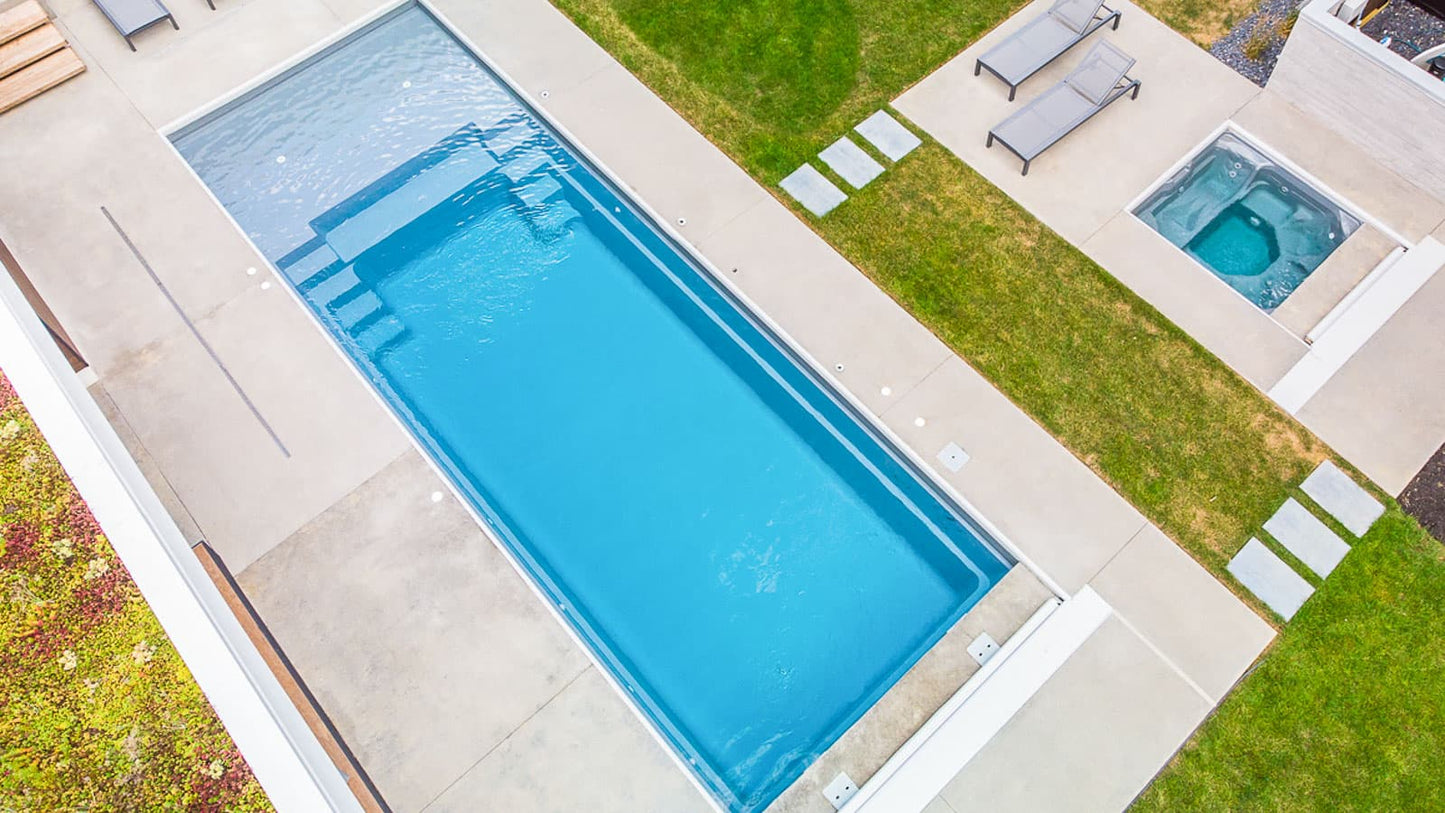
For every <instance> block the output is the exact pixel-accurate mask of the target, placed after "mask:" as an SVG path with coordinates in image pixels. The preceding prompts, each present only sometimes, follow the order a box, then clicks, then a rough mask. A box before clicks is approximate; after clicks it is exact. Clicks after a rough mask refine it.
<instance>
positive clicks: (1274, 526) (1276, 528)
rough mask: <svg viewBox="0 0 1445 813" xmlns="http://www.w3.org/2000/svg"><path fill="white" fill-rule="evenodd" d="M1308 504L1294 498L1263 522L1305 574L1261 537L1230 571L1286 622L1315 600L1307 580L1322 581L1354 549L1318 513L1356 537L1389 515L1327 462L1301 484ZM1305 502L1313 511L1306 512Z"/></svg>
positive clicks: (1269, 535)
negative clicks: (1298, 563)
mask: <svg viewBox="0 0 1445 813" xmlns="http://www.w3.org/2000/svg"><path fill="white" fill-rule="evenodd" d="M1300 491H1301V492H1302V493H1303V496H1304V497H1305V498H1306V500H1305V501H1303V502H1302V501H1301V500H1297V499H1295V498H1294V497H1290V498H1289V499H1287V500H1285V503H1284V505H1282V506H1280V508H1279V510H1278V511H1276V512H1275V513H1274V516H1272V517H1270V518H1269V519H1268V520H1266V521H1265V523H1264V528H1263V530H1264V533H1265V534H1266V535H1267V536H1266V538H1272V539H1273V540H1274V541H1275V542H1276V543H1278V548H1277V549H1283V550H1284V551H1286V552H1288V553H1289V555H1290V556H1291V557H1292V558H1293V559H1295V560H1297V561H1298V562H1300V563H1301V564H1302V565H1303V566H1304V567H1303V569H1304V571H1305V574H1301V572H1300V570H1299V569H1296V567H1295V566H1293V565H1291V564H1290V563H1289V562H1286V561H1285V559H1284V558H1283V557H1281V556H1279V555H1278V554H1277V553H1275V549H1271V546H1270V545H1268V544H1266V543H1265V542H1262V541H1260V538H1259V536H1254V537H1251V538H1250V540H1249V542H1247V543H1245V546H1244V547H1243V548H1242V549H1241V550H1240V551H1239V553H1237V554H1235V557H1234V558H1233V559H1232V560H1230V562H1229V572H1230V573H1231V574H1232V575H1233V576H1234V577H1235V578H1236V579H1238V580H1239V583H1240V584H1243V585H1244V586H1245V587H1247V588H1249V591H1250V592H1252V593H1254V594H1255V595H1256V596H1258V597H1259V600H1260V601H1263V602H1264V603H1265V604H1266V605H1268V606H1269V608H1270V609H1271V610H1274V611H1275V612H1277V613H1279V614H1280V616H1281V617H1283V618H1284V619H1285V620H1286V621H1288V620H1290V619H1291V618H1293V617H1294V615H1295V613H1296V612H1298V611H1299V609H1300V607H1302V606H1304V603H1305V602H1306V601H1308V600H1309V598H1310V596H1312V595H1314V592H1315V586H1314V585H1313V584H1311V583H1310V582H1309V581H1308V580H1307V579H1306V578H1305V575H1311V576H1313V577H1314V578H1317V579H1318V580H1319V581H1320V582H1323V581H1324V580H1325V579H1326V578H1328V577H1329V575H1330V574H1331V573H1333V572H1334V570H1335V568H1336V567H1337V566H1338V565H1339V564H1340V562H1342V561H1343V560H1344V558H1345V556H1346V555H1347V554H1349V552H1350V546H1349V545H1348V544H1347V543H1346V542H1345V541H1344V540H1343V539H1341V538H1340V535H1339V534H1337V533H1336V532H1335V531H1334V530H1332V529H1331V528H1330V526H1329V525H1328V524H1326V523H1325V522H1324V521H1323V520H1322V519H1321V518H1320V516H1317V514H1321V513H1322V514H1323V515H1324V516H1327V517H1329V518H1330V519H1332V520H1334V521H1335V522H1336V523H1338V524H1339V525H1341V526H1343V527H1344V529H1345V530H1346V531H1348V532H1349V533H1350V534H1353V535H1354V536H1356V537H1362V536H1364V535H1365V534H1366V533H1368V532H1369V530H1370V528H1371V527H1373V526H1374V524H1375V520H1377V519H1379V518H1380V516H1381V515H1383V514H1384V513H1385V506H1384V505H1382V504H1381V503H1380V501H1379V500H1377V499H1375V498H1374V497H1373V496H1371V495H1370V492H1368V491H1366V490H1365V489H1364V488H1362V487H1361V486H1360V485H1359V484H1358V483H1356V482H1355V481H1354V480H1352V479H1351V478H1350V476H1349V475H1348V474H1345V473H1344V472H1343V471H1341V470H1340V467H1339V466H1336V465H1335V464H1334V463H1333V462H1331V461H1329V460H1326V461H1324V462H1323V463H1321V464H1320V465H1319V467H1318V468H1316V469H1315V470H1314V472H1313V473H1312V474H1310V476H1309V477H1307V478H1305V481H1304V482H1303V483H1301V484H1300ZM1306 502H1308V503H1310V504H1312V505H1314V506H1315V510H1311V509H1310V508H1308V507H1306V504H1305V503H1306Z"/></svg>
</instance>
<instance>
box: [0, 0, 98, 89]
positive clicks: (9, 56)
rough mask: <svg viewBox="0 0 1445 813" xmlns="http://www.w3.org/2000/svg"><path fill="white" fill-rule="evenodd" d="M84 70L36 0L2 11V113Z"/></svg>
mask: <svg viewBox="0 0 1445 813" xmlns="http://www.w3.org/2000/svg"><path fill="white" fill-rule="evenodd" d="M84 72H85V63H84V62H82V61H81V59H80V57H78V56H76V54H75V51H73V50H71V49H70V45H69V43H67V42H66V41H65V36H64V35H63V34H61V33H60V29H58V28H56V27H55V24H54V23H52V22H50V18H49V16H47V15H46V13H45V9H43V8H41V7H40V4H39V3H37V2H35V0H28V2H25V3H21V4H20V5H18V6H15V7H14V8H12V9H10V10H8V11H5V12H3V13H0V113H4V112H5V111H6V110H9V109H10V108H12V107H15V106H16V105H18V104H21V103H22V102H26V101H29V100H30V99H33V98H35V97H36V96H39V95H40V94H42V93H44V92H45V91H47V90H50V89H51V88H53V87H55V86H56V85H59V84H60V83H62V82H64V81H66V80H68V79H70V78H72V77H75V76H78V75H80V74H82V73H84Z"/></svg>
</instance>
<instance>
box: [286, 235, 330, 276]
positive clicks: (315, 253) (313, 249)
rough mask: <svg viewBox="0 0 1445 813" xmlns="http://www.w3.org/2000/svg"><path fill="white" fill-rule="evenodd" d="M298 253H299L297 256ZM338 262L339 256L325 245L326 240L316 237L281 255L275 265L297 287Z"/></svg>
mask: <svg viewBox="0 0 1445 813" xmlns="http://www.w3.org/2000/svg"><path fill="white" fill-rule="evenodd" d="M308 249H309V251H308ZM302 252H306V253H304V254H303V253H302ZM298 254H300V256H299V257H298V256H297V255H298ZM338 262H341V258H340V257H337V256H336V252H334V251H332V250H331V246H328V245H326V241H325V240H323V239H322V238H320V237H316V238H313V239H312V240H311V242H309V243H307V244H306V245H304V246H302V247H301V248H299V249H297V250H296V251H293V252H291V253H290V254H288V255H287V256H285V257H282V258H281V260H280V261H279V262H278V263H277V264H276V265H277V266H278V267H279V268H280V269H281V273H283V274H285V275H286V279H289V280H291V284H292V285H295V286H297V287H298V288H299V287H301V286H303V285H305V284H306V283H307V282H310V281H311V279H312V278H314V277H315V276H316V275H317V274H320V273H321V272H322V271H325V270H326V269H328V268H330V267H331V266H333V265H335V264H336V263H338Z"/></svg>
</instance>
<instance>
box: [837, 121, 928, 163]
mask: <svg viewBox="0 0 1445 813" xmlns="http://www.w3.org/2000/svg"><path fill="white" fill-rule="evenodd" d="M853 129H854V130H856V131H857V132H858V135H860V136H863V137H864V138H865V139H867V140H868V143H869V144H872V145H873V146H875V147H877V148H878V151H879V152H881V153H883V154H884V155H886V156H888V160H890V161H897V160H899V159H900V158H902V157H903V156H905V155H907V154H908V153H910V152H913V150H914V149H915V148H916V147H917V146H918V145H919V144H922V143H923V140H922V139H920V138H919V137H918V136H916V135H914V134H913V133H911V132H909V130H908V128H907V127H904V126H903V125H902V124H899V123H898V120H897V119H895V118H893V117H892V116H890V115H888V112H887V111H885V110H879V111H878V112H877V113H874V114H873V115H871V116H869V117H868V118H866V119H864V120H863V123H862V124H860V125H858V126H857V127H854V128H853Z"/></svg>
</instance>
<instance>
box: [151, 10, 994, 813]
mask: <svg viewBox="0 0 1445 813" xmlns="http://www.w3.org/2000/svg"><path fill="white" fill-rule="evenodd" d="M172 139H173V142H174V144H175V145H176V147H177V149H179V151H180V152H181V153H182V155H184V156H185V158H186V160H187V161H189V162H190V164H191V165H192V166H193V167H194V168H195V170H196V171H197V173H198V174H199V175H200V176H201V178H202V179H204V180H205V182H206V183H207V185H208V186H209V187H210V188H211V189H212V190H213V191H214V193H215V194H216V196H217V197H218V198H219V200H220V201H221V202H222V204H223V205H225V207H226V208H227V209H228V211H230V212H231V214H232V215H233V216H234V217H235V219H236V220H237V222H238V223H239V224H240V225H241V227H242V228H243V229H244V230H245V231H246V233H247V234H248V235H249V236H250V237H251V239H252V240H254V241H255V243H256V245H257V246H258V247H259V248H260V249H261V251H262V252H264V253H265V255H266V256H267V257H268V258H269V259H270V260H271V261H272V262H273V263H274V264H275V265H276V266H277V268H278V269H279V270H280V271H281V273H282V274H283V275H284V276H285V277H287V278H288V280H289V281H290V282H291V284H293V285H295V286H296V288H297V289H298V290H299V291H300V293H301V294H302V296H303V297H304V298H305V300H306V301H307V302H308V304H309V305H310V306H311V307H312V308H313V309H314V311H315V313H316V314H317V315H318V316H319V318H320V319H321V320H322V321H323V322H324V324H326V326H327V327H328V328H329V329H330V330H331V331H332V333H333V334H334V335H335V337H336V338H337V339H338V341H339V342H340V344H341V345H342V347H343V348H345V349H346V351H347V352H348V353H349V354H350V355H351V357H352V358H353V359H354V360H355V362H356V364H357V365H358V367H359V368H360V370H361V371H362V372H363V373H364V374H365V375H366V376H367V377H369V378H370V380H371V381H372V382H373V384H374V385H375V386H376V388H377V390H378V391H379V392H380V393H382V395H383V396H384V397H385V398H386V400H387V401H388V402H389V403H390V405H391V406H392V407H393V408H394V409H395V411H396V412H397V413H398V414H399V415H400V416H401V418H402V419H403V420H404V422H405V423H406V424H407V425H408V426H409V427H410V428H411V429H412V431H413V432H414V433H415V435H416V437H417V438H418V439H419V440H420V441H421V442H422V443H423V444H424V445H425V446H426V447H427V448H428V449H429V451H430V452H431V453H432V454H433V455H434V457H435V458H436V459H437V460H438V461H439V462H440V464H441V465H442V466H443V468H444V469H445V470H446V471H448V472H449V474H450V475H451V477H452V478H453V479H454V481H455V483H456V484H457V485H458V486H459V488H460V489H461V490H462V491H463V493H465V494H466V495H467V496H468V497H469V499H470V500H471V502H472V503H473V505H474V507H475V508H476V509H477V510H478V512H479V513H480V514H481V515H482V516H483V517H484V518H485V519H486V521H487V522H488V523H489V524H490V525H491V527H492V528H493V529H494V530H495V532H496V533H497V534H498V536H499V537H500V538H501V539H502V541H503V542H504V543H505V544H506V545H507V546H508V547H509V548H510V549H511V550H512V551H513V553H514V554H515V555H516V556H517V557H519V559H520V560H521V561H522V562H523V564H524V565H525V566H526V568H527V570H528V571H529V572H530V574H531V575H532V576H533V578H534V579H535V580H536V581H537V582H538V584H539V585H540V586H541V587H542V588H543V589H544V591H545V592H546V593H547V595H548V596H549V597H550V598H551V599H552V600H553V601H554V602H555V603H556V604H557V605H558V606H559V607H560V608H562V610H563V613H564V614H565V616H566V617H567V618H568V620H569V621H570V622H571V623H572V624H573V625H574V626H575V628H576V629H577V630H578V631H579V633H580V634H581V636H582V637H583V639H584V640H585V641H586V642H587V643H588V645H589V646H590V647H592V649H593V650H594V652H595V653H596V654H597V655H598V656H599V658H601V659H602V660H603V661H604V662H605V663H606V664H607V665H608V666H609V667H610V669H611V670H612V672H613V673H614V675H616V677H617V678H618V679H619V681H620V682H621V683H622V684H623V685H624V686H625V687H626V688H627V689H628V691H629V692H630V693H631V694H632V696H633V698H634V699H635V701H636V703H637V704H638V705H639V706H640V707H641V708H642V710H643V711H644V713H645V714H646V715H647V716H648V717H649V718H650V719H651V720H652V722H653V723H654V725H655V727H656V729H657V730H658V731H659V732H660V733H661V734H662V736H663V737H664V738H666V740H667V741H668V742H670V743H671V745H672V746H673V747H674V748H675V749H676V750H677V752H678V753H679V754H680V755H681V756H682V758H683V759H684V760H685V761H686V762H688V763H689V764H690V765H692V766H693V768H694V770H695V771H696V774H697V775H698V777H699V778H700V779H701V780H702V781H703V782H704V783H705V785H706V786H707V787H709V788H710V789H711V790H712V792H713V793H715V794H716V796H717V797H718V798H719V799H720V800H721V801H722V802H723V803H724V804H725V806H727V807H728V808H729V809H732V810H737V811H751V810H759V809H761V808H763V807H765V806H766V805H767V804H768V803H769V802H770V801H771V800H772V799H773V798H775V797H776V796H777V795H778V793H780V792H781V791H782V790H783V789H784V788H786V787H787V785H788V784H790V783H791V782H792V781H793V780H794V779H796V778H797V777H798V775H799V774H801V773H802V771H803V769H804V768H806V767H807V765H808V764H809V763H810V762H811V761H812V760H813V759H814V758H815V757H816V756H817V755H818V754H819V753H821V752H822V751H823V750H824V749H826V748H827V747H828V745H829V744H831V743H832V742H833V741H834V740H835V739H836V738H837V737H838V736H839V735H840V734H841V733H842V732H843V731H844V730H845V729H846V728H847V727H848V726H849V725H850V724H851V723H853V722H854V721H856V720H857V719H858V717H859V716H860V715H861V714H862V713H863V711H865V710H866V709H867V708H868V707H869V706H870V705H872V704H873V702H875V701H876V700H877V698H878V697H879V696H880V695H881V694H882V693H883V692H884V691H885V690H886V689H887V688H888V687H889V686H890V685H891V684H892V683H893V682H895V681H896V680H897V679H898V678H899V677H900V676H901V675H902V673H903V672H904V671H906V670H907V669H908V667H909V666H911V665H912V664H913V663H914V662H915V661H916V660H917V659H918V658H919V657H920V656H921V655H922V654H923V653H924V652H925V651H926V650H927V649H928V648H929V647H930V646H931V645H932V644H933V643H934V642H935V641H937V639H938V638H939V637H940V636H941V635H942V634H943V633H944V632H945V631H946V630H947V629H948V628H949V627H950V626H951V625H952V624H953V623H954V622H955V621H956V620H957V619H958V618H959V616H960V615H962V614H963V613H964V612H965V611H966V610H967V609H969V608H970V607H971V606H973V604H974V603H975V602H977V601H978V600H979V599H980V598H981V597H982V596H983V595H984V593H985V592H987V591H988V589H989V588H990V587H991V586H992V585H993V584H994V583H996V582H997V581H998V579H1000V578H1001V577H1002V575H1003V574H1004V573H1005V571H1006V569H1007V563H1006V560H1005V558H1004V557H1003V556H1002V555H1001V554H1000V553H998V552H996V550H995V548H994V546H993V545H992V544H991V543H990V542H989V541H988V540H987V539H986V538H985V537H984V536H983V535H982V534H981V533H980V532H979V531H977V530H975V529H974V526H973V525H972V524H971V523H970V522H969V521H968V520H966V519H965V518H964V517H962V516H961V515H960V514H959V513H958V512H957V511H956V509H953V508H951V507H950V506H949V505H948V504H947V503H946V502H945V501H944V500H943V499H941V498H940V496H939V495H938V494H937V493H935V492H934V491H933V490H932V489H931V488H930V487H929V486H928V485H927V484H926V483H925V482H924V481H923V480H922V479H920V477H919V476H918V475H917V474H916V473H915V472H914V471H913V470H912V469H911V468H910V466H909V465H907V464H906V463H904V462H903V461H902V460H901V459H900V457H899V456H898V455H897V454H896V453H895V452H894V451H892V450H891V448H890V447H889V446H888V445H887V444H886V443H885V442H883V441H882V440H881V439H880V438H879V437H878V436H877V435H876V434H875V433H874V432H873V431H872V430H870V429H868V428H866V427H865V425H864V424H863V423H861V422H860V421H859V420H858V418H857V417H856V416H855V415H854V414H853V413H852V412H851V411H850V409H849V408H847V407H846V406H844V405H843V404H842V403H841V402H840V401H839V400H838V399H837V398H836V397H834V396H833V395H832V394H830V392H829V391H828V389H827V388H826V387H825V386H823V385H821V384H820V382H819V381H818V380H817V379H816V378H815V377H814V376H813V375H812V374H810V373H808V372H806V371H805V370H804V368H803V367H801V366H800V365H799V363H798V362H797V361H796V360H795V359H794V358H793V357H792V356H791V355H790V354H789V353H788V352H787V351H785V350H784V349H782V348H781V347H780V346H779V344H778V343H777V342H775V341H774V340H772V338H771V337H770V336H769V335H768V334H767V333H766V332H765V331H764V330H763V329H762V328H760V327H759V326H758V325H757V324H756V323H755V322H754V321H753V320H752V319H750V318H749V317H748V316H747V315H746V314H745V312H744V311H743V310H742V309H740V307H739V306H738V305H737V304H735V303H734V302H733V301H732V300H731V299H730V298H729V297H728V296H727V295H726V294H724V293H723V292H722V291H721V290H720V289H719V288H718V287H717V286H716V285H714V284H713V283H712V282H711V281H710V279H709V277H708V276H707V274H706V273H705V272H703V271H701V270H700V269H698V268H697V267H696V266H695V265H694V264H693V263H692V262H690V261H689V260H688V259H687V258H686V257H685V256H684V254H683V253H681V252H680V251H679V250H678V249H677V248H676V247H675V246H674V245H673V244H672V243H670V242H669V241H668V240H667V239H666V238H664V237H662V236H660V235H659V233H658V232H657V230H656V229H654V228H653V227H652V226H651V225H650V224H649V223H648V222H647V221H646V220H645V219H644V218H643V217H641V216H640V215H639V214H638V213H637V212H636V211H635V210H634V209H633V207H632V206H630V205H629V203H628V202H627V201H626V199H625V198H623V197H622V196H620V195H618V194H617V193H616V192H615V191H614V190H613V189H612V188H611V187H610V186H609V185H608V184H607V183H605V182H604V181H603V180H601V179H600V178H599V176H598V174H597V173H595V172H594V171H593V170H591V169H590V168H589V167H588V166H587V164H585V163H584V162H582V161H581V160H579V158H578V157H577V156H576V155H575V154H574V153H573V152H572V151H571V150H570V149H569V148H568V147H567V146H566V145H565V144H563V143H561V142H560V141H559V139H558V138H557V137H555V136H554V135H553V134H551V133H550V132H549V131H548V129H547V128H546V127H545V126H543V125H542V124H541V123H540V122H539V121H538V119H537V118H536V117H535V116H533V115H532V114H531V113H530V112H529V110H528V109H527V108H526V107H525V106H523V105H522V104H521V103H520V102H519V101H518V100H517V99H516V98H514V97H513V96H512V94H511V93H510V92H509V91H508V90H507V89H506V88H505V86H504V85H502V84H501V83H500V82H499V81H498V80H497V79H496V78H495V77H494V76H493V75H492V74H490V73H489V72H488V71H487V70H486V69H485V68H484V67H482V65H480V64H479V63H478V61H477V60H476V59H475V58H474V57H473V56H472V55H471V54H470V53H469V52H468V51H466V50H465V49H464V48H463V47H461V46H460V45H459V44H458V43H457V42H456V41H455V40H453V39H452V38H451V37H450V36H449V35H448V34H447V32H446V31H445V30H444V29H443V28H442V27H440V25H439V24H438V23H437V22H436V21H435V20H433V19H432V18H431V17H430V16H429V15H428V14H427V13H426V12H425V11H423V10H422V9H420V8H416V7H406V8H404V9H402V10H400V11H399V12H397V13H395V14H392V15H389V16H387V17H385V18H383V19H382V20H380V21H378V22H377V23H375V24H373V25H370V26H368V27H367V28H365V29H363V30H362V31H360V32H358V33H357V34H356V35H354V36H352V37H350V38H348V39H347V40H345V41H343V42H342V43H341V44H339V45H338V46H335V47H333V48H330V49H328V50H327V51H325V52H323V53H322V54H321V55H319V56H318V57H316V58H314V59H312V60H309V61H307V62H306V63H303V64H302V65H301V66H299V67H297V68H295V69H293V70H291V71H288V72H287V73H286V74H284V75H283V76H282V77H280V78H279V79H277V80H275V81H273V82H271V83H269V84H267V85H265V86H263V87H261V88H259V89H258V90H256V91H254V92H252V93H250V94H248V95H246V96H244V97H243V98H241V99H239V100H237V101H236V102H233V103H231V104H229V105H227V106H225V107H223V108H221V109H220V110H217V111H216V112H214V113H212V114H210V115H207V116H206V117H204V118H203V119H201V120H200V121H198V122H196V123H194V124H192V125H189V126H187V127H185V128H183V129H182V130H180V131H178V132H177V133H175V134H174V135H173V136H172Z"/></svg>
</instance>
